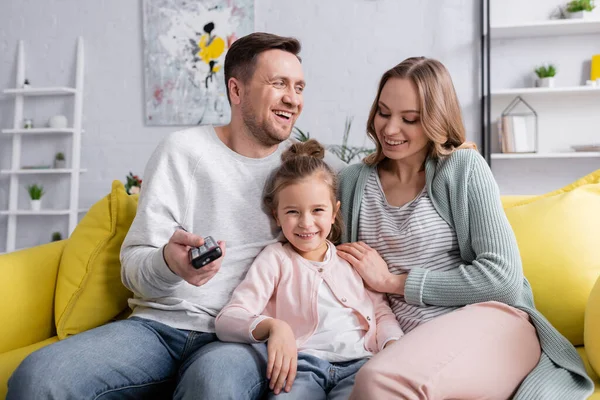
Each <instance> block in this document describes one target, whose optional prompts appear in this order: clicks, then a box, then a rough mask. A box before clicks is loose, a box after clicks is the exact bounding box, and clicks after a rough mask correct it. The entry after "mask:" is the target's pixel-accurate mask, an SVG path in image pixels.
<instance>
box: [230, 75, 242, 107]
mask: <svg viewBox="0 0 600 400" xmlns="http://www.w3.org/2000/svg"><path fill="white" fill-rule="evenodd" d="M227 90H228V91H229V98H230V99H231V104H235V105H239V104H240V103H241V102H242V97H241V96H242V91H243V88H242V82H240V81H239V80H238V79H237V78H229V81H228V82H227Z"/></svg>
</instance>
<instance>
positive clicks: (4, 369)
mask: <svg viewBox="0 0 600 400" xmlns="http://www.w3.org/2000/svg"><path fill="white" fill-rule="evenodd" d="M55 342H58V338H57V337H56V336H53V337H51V338H50V339H46V340H43V341H41V342H37V343H34V344H32V345H29V346H26V347H21V348H19V349H15V350H12V351H9V352H7V353H1V354H0V399H4V398H6V393H7V392H8V386H7V383H8V379H9V378H10V376H11V375H12V374H13V372H15V369H17V367H18V366H19V364H21V361H23V360H24V359H25V357H27V356H28V355H29V354H31V353H33V352H34V351H36V350H39V349H41V348H42V347H44V346H48V345H49V344H52V343H55Z"/></svg>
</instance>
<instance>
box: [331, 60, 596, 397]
mask: <svg viewBox="0 0 600 400" xmlns="http://www.w3.org/2000/svg"><path fill="white" fill-rule="evenodd" d="M367 132H368V135H369V136H370V137H371V138H372V139H373V140H374V141H375V144H376V146H377V149H376V151H375V153H373V154H372V155H370V156H368V157H367V158H366V159H365V160H364V163H363V164H357V165H353V166H350V167H348V168H346V169H345V170H344V171H343V172H342V177H341V182H340V183H341V184H340V194H341V199H342V214H343V216H344V218H345V219H346V221H347V223H348V229H347V231H345V232H344V235H343V236H344V237H343V241H344V242H352V243H346V244H343V245H340V246H338V251H339V255H340V256H341V257H342V258H344V259H345V260H347V261H348V262H350V263H351V264H352V265H353V266H354V267H355V268H356V270H357V271H358V272H359V273H360V274H361V275H362V277H363V279H364V280H365V282H366V284H367V285H368V286H369V287H371V288H373V289H375V290H377V291H378V292H381V293H388V294H389V300H390V303H391V306H392V309H393V310H394V312H395V314H396V318H397V319H398V322H399V323H400V326H401V327H402V328H403V329H404V331H405V332H406V335H405V336H404V337H403V338H402V339H401V340H399V341H398V342H397V343H396V344H394V345H393V346H392V347H391V348H389V349H388V350H386V351H385V352H383V353H381V354H378V355H376V356H375V357H373V359H372V360H371V361H369V362H368V363H367V364H366V365H365V366H364V367H363V368H362V369H361V371H360V373H359V374H358V376H357V378H356V385H355V387H354V392H353V395H352V398H353V399H392V398H402V399H425V398H427V399H482V398H486V399H506V398H511V397H512V396H514V397H515V398H517V399H563V400H564V399H583V398H585V397H586V395H588V394H590V392H591V390H592V388H593V384H592V382H591V381H590V379H589V378H588V377H587V375H586V373H585V369H584V367H583V364H582V362H581V359H580V358H579V356H578V354H577V352H576V350H575V348H574V347H573V346H572V345H571V344H570V343H569V342H568V341H567V339H565V338H564V337H563V336H561V335H560V333H559V332H558V331H557V330H556V329H554V328H553V327H552V326H551V325H550V323H549V322H548V321H547V320H546V319H545V318H544V316H543V315H542V314H540V312H539V311H537V310H536V308H535V306H534V303H533V295H532V293H531V287H530V286H529V283H528V282H527V280H526V279H525V277H524V276H523V270H522V266H521V258H520V256H519V248H518V247H517V241H516V239H515V235H514V233H513V231H512V229H511V227H510V224H509V223H508V220H507V219H506V216H505V214H504V211H503V209H502V204H501V202H500V196H499V193H498V186H497V185H496V182H495V181H494V177H493V175H492V172H491V171H490V169H489V167H488V165H487V164H486V162H485V160H484V159H483V157H481V156H480V155H479V153H478V152H477V151H476V150H474V149H473V146H472V145H470V144H469V143H466V142H465V128H464V126H463V123H462V117H461V111H460V105H459V103H458V99H457V97H456V93H455V91H454V86H453V84H452V79H451V78H450V75H449V73H448V71H447V70H446V68H445V67H444V66H443V65H442V64H441V63H440V62H439V61H436V60H432V59H428V58H423V57H420V58H409V59H407V60H405V61H403V62H402V63H400V64H399V65H397V66H395V67H394V68H392V69H390V70H389V71H387V72H386V73H385V74H384V75H383V77H382V78H381V82H380V84H379V89H378V92H377V96H376V98H375V101H374V102H373V106H372V108H371V113H370V115H369V119H368V123H367ZM557 295H560V294H557ZM540 347H541V349H540Z"/></svg>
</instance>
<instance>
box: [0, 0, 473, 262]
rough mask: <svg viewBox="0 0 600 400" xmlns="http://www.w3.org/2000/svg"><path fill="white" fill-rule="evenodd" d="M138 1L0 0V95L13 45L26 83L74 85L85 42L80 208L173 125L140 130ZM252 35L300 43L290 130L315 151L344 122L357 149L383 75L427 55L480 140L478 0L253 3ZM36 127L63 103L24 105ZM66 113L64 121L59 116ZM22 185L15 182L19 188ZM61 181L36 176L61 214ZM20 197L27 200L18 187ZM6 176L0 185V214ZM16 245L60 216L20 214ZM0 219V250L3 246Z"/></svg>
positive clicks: (36, 153)
mask: <svg viewBox="0 0 600 400" xmlns="http://www.w3.org/2000/svg"><path fill="white" fill-rule="evenodd" d="M141 8H142V7H141V1H139V0H138V1H134V0H97V1H86V2H82V1H81V0H46V1H39V0H2V1H1V2H0V54H1V58H0V87H2V88H7V87H14V85H15V82H14V81H15V69H16V64H15V62H16V49H17V41H18V40H19V39H23V40H24V41H25V48H26V54H27V59H26V64H27V77H28V78H29V79H30V81H31V83H32V84H33V85H37V86H46V85H72V84H73V83H74V81H73V79H74V67H75V42H76V38H77V36H80V35H81V36H83V38H84V40H85V53H86V54H85V63H86V71H85V95H84V119H83V126H84V129H85V134H84V136H83V148H82V166H83V167H84V168H87V170H88V172H87V173H85V174H84V175H83V176H82V179H81V192H80V199H81V205H82V206H90V205H91V204H93V203H94V202H96V201H97V200H98V199H100V198H101V197H103V196H104V195H105V194H106V193H108V191H109V190H110V182H111V181H112V180H114V179H117V180H121V181H123V180H124V179H125V175H126V174H127V173H128V172H129V171H133V172H134V173H138V174H141V173H142V172H143V168H144V165H145V163H146V161H147V159H148V157H149V155H150V153H151V151H152V150H153V148H154V147H155V146H156V144H157V143H158V141H159V140H160V139H161V138H162V137H163V136H164V135H165V134H167V133H168V132H170V131H172V130H174V129H177V128H175V127H146V126H144V97H143V74H142V71H143V68H142V56H143V47H142V25H141V21H142V15H141ZM255 14H256V19H255V27H256V30H257V31H260V30H262V31H269V32H273V33H277V34H281V35H293V36H296V37H298V38H299V39H300V40H301V41H302V44H303V51H302V54H301V55H302V57H303V60H304V68H305V74H306V80H307V83H308V86H307V89H306V92H305V108H304V112H303V114H302V116H301V117H300V119H299V121H298V126H299V127H301V128H302V129H304V130H307V131H309V132H310V133H311V135H312V136H313V137H316V138H317V139H320V140H321V141H323V142H325V143H339V141H340V140H341V135H342V131H343V127H344V121H345V118H346V116H353V117H354V125H353V127H352V133H351V142H352V144H356V145H363V144H366V139H365V135H364V131H365V129H364V126H365V123H366V117H367V114H368V111H369V107H370V104H371V102H372V100H373V96H374V95H375V90H376V84H377V81H378V80H379V77H380V76H381V74H382V73H383V72H384V71H385V70H386V69H388V68H390V67H392V66H394V65H395V64H397V63H398V62H400V61H402V60H403V59H404V58H406V57H409V56H415V55H426V56H430V57H435V58H438V59H440V60H441V61H442V62H444V63H445V64H446V66H447V67H448V69H449V70H450V72H451V74H452V76H453V78H454V82H455V86H456V88H457V91H458V95H459V98H460V100H461V102H462V105H463V108H464V113H465V122H466V125H467V131H468V138H469V139H470V140H474V141H479V135H480V129H479V126H480V123H479V54H478V53H479V33H478V31H479V27H478V24H479V22H478V21H479V1H477V0H444V1H443V2H442V1H440V0H426V1H412V0H327V1H323V0H302V1H296V0H256V6H255ZM12 104H13V103H12V99H11V98H9V97H6V96H2V97H0V127H3V128H6V127H11V126H12V113H13V105H12ZM27 104H28V105H27V106H26V109H25V110H26V114H28V115H30V116H32V117H33V118H34V119H35V120H36V122H37V123H38V124H41V123H43V122H45V121H46V120H47V118H48V116H50V115H53V114H56V113H65V114H66V113H67V112H68V110H70V108H69V106H70V104H69V103H68V102H65V100H64V99H56V98H53V99H43V100H33V102H31V103H30V102H29V101H27ZM66 115H70V114H66ZM66 145H67V143H61V144H60V145H56V144H54V142H47V143H45V144H44V143H42V144H40V145H31V146H30V147H29V146H28V147H26V148H25V149H24V151H23V155H22V157H23V162H24V163H27V162H29V163H37V162H40V161H42V162H47V163H50V162H51V160H52V157H53V154H54V153H55V152H56V151H57V150H61V149H62V148H64V146H66ZM9 164H10V140H7V139H0V168H1V169H5V168H7V167H8V166H9ZM22 181H23V182H25V180H22ZM65 181H66V179H65V178H51V177H44V180H43V183H44V184H45V186H46V187H47V188H48V194H47V195H46V197H45V199H44V202H45V206H46V207H60V208H62V207H66V199H67V197H66V193H65V192H66V190H68V189H67V188H68V186H67V185H66V182H65ZM21 201H26V194H25V190H24V189H23V190H22V193H21ZM7 203H8V179H7V178H6V177H4V178H2V177H0V209H6V208H7ZM18 218H19V220H18V226H19V227H18V232H17V234H18V239H17V247H24V246H31V245H36V244H39V243H44V242H47V241H48V238H49V237H50V233H51V232H52V231H54V230H62V231H63V232H64V231H66V220H67V218H66V217H18ZM5 234H6V217H2V216H0V251H2V249H3V248H4V245H5V242H6V238H5Z"/></svg>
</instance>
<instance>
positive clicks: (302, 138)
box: [294, 126, 310, 142]
mask: <svg viewBox="0 0 600 400" xmlns="http://www.w3.org/2000/svg"><path fill="white" fill-rule="evenodd" d="M294 139H296V140H297V141H299V142H306V141H308V139H310V133H308V132H304V131H303V130H302V129H300V128H298V127H297V126H294Z"/></svg>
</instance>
